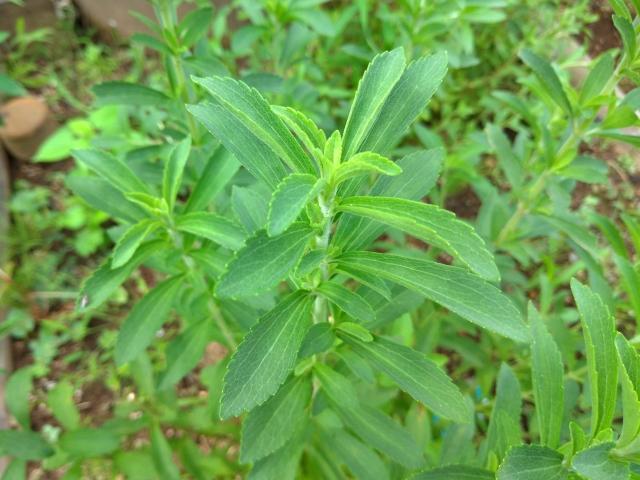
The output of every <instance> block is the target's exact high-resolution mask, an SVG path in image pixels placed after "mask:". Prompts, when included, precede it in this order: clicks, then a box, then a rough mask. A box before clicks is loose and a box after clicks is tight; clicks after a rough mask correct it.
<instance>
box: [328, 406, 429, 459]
mask: <svg viewBox="0 0 640 480" xmlns="http://www.w3.org/2000/svg"><path fill="white" fill-rule="evenodd" d="M338 413H339V414H340V418H342V420H343V422H344V423H345V424H346V425H347V427H349V429H351V430H352V431H353V432H354V433H355V434H356V435H358V437H360V438H361V439H362V441H364V442H365V443H366V444H367V445H370V446H371V447H373V448H375V449H376V450H379V451H380V452H382V453H384V454H385V455H388V456H389V457H391V458H392V459H393V460H394V461H396V462H398V463H399V464H401V465H403V466H405V467H407V468H418V467H420V466H422V464H423V463H424V459H423V457H422V452H421V450H420V447H419V446H418V445H417V444H416V442H415V440H414V439H413V438H412V437H411V435H410V434H409V432H407V431H406V430H405V429H404V428H402V427H401V426H400V425H398V424H397V423H396V422H394V421H393V420H392V419H391V418H389V417H388V416H386V415H385V414H384V413H382V412H380V411H379V410H376V409H375V408H371V407H368V406H366V405H360V406H359V407H358V408H355V409H347V408H340V409H339V410H338Z"/></svg>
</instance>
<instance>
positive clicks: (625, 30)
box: [613, 15, 638, 61]
mask: <svg viewBox="0 0 640 480" xmlns="http://www.w3.org/2000/svg"><path fill="white" fill-rule="evenodd" d="M613 25H614V26H615V27H616V30H618V33H619V34H620V37H622V44H623V45H624V53H625V55H626V56H627V61H633V60H634V59H635V58H636V52H637V50H638V45H637V40H636V32H635V29H634V28H633V25H632V23H631V22H630V21H629V20H627V19H626V18H624V17H621V16H619V15H614V16H613Z"/></svg>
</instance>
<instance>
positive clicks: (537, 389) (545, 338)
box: [529, 303, 564, 448]
mask: <svg viewBox="0 0 640 480" xmlns="http://www.w3.org/2000/svg"><path fill="white" fill-rule="evenodd" d="M529 323H530V327H531V382H532V384H533V396H534V399H535V405H536V417H537V420H538V430H539V431H540V443H541V444H542V445H543V446H546V447H550V448H557V447H558V445H559V443H560V433H561V431H562V420H563V418H562V415H563V412H564V366H563V364H562V356H561V354H560V351H559V350H558V346H557V345H556V343H555V341H554V340H553V337H552V336H551V334H550V333H549V332H548V330H547V327H546V326H545V324H544V322H543V321H542V318H540V314H539V313H538V312H537V311H536V309H535V307H534V306H533V304H532V303H529Z"/></svg>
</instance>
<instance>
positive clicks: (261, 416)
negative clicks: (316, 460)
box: [240, 377, 311, 463]
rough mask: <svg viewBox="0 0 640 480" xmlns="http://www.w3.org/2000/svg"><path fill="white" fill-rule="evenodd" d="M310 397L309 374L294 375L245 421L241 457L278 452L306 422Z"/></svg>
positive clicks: (250, 458)
mask: <svg viewBox="0 0 640 480" xmlns="http://www.w3.org/2000/svg"><path fill="white" fill-rule="evenodd" d="M310 400H311V384H310V383H309V380H308V378H304V377H298V378H292V379H291V380H289V381H288V382H287V383H285V384H284V385H283V387H282V388H281V389H280V390H279V391H278V393H277V394H276V395H274V396H273V397H271V398H270V399H269V400H267V401H266V402H265V403H263V404H262V405H260V406H259V407H258V408H255V409H254V410H252V411H251V413H249V415H247V418H246V419H245V420H244V422H243V423H242V442H241V444H240V461H241V462H242V463H249V462H255V461H256V460H260V459H261V458H263V457H266V456H267V455H270V454H271V453H273V452H275V451H276V450H278V449H279V448H281V447H282V446H284V444H285V443H287V441H289V439H290V438H291V437H292V436H293V435H294V434H295V432H296V431H298V430H299V429H300V427H301V426H302V425H303V424H304V422H305V420H306V418H307V416H308V413H307V407H308V405H309V401H310Z"/></svg>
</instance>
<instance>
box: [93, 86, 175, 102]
mask: <svg viewBox="0 0 640 480" xmlns="http://www.w3.org/2000/svg"><path fill="white" fill-rule="evenodd" d="M92 90H93V94H94V95H95V96H96V103H97V105H99V106H102V105H130V106H135V107H141V106H152V107H166V106H168V104H169V103H170V102H171V99H170V98H169V97H168V96H166V95H165V94H164V93H162V92H160V91H158V90H154V89H153V88H149V87H145V86H143V85H138V84H136V83H128V82H104V83H100V84H98V85H95V86H94V87H93V88H92Z"/></svg>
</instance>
